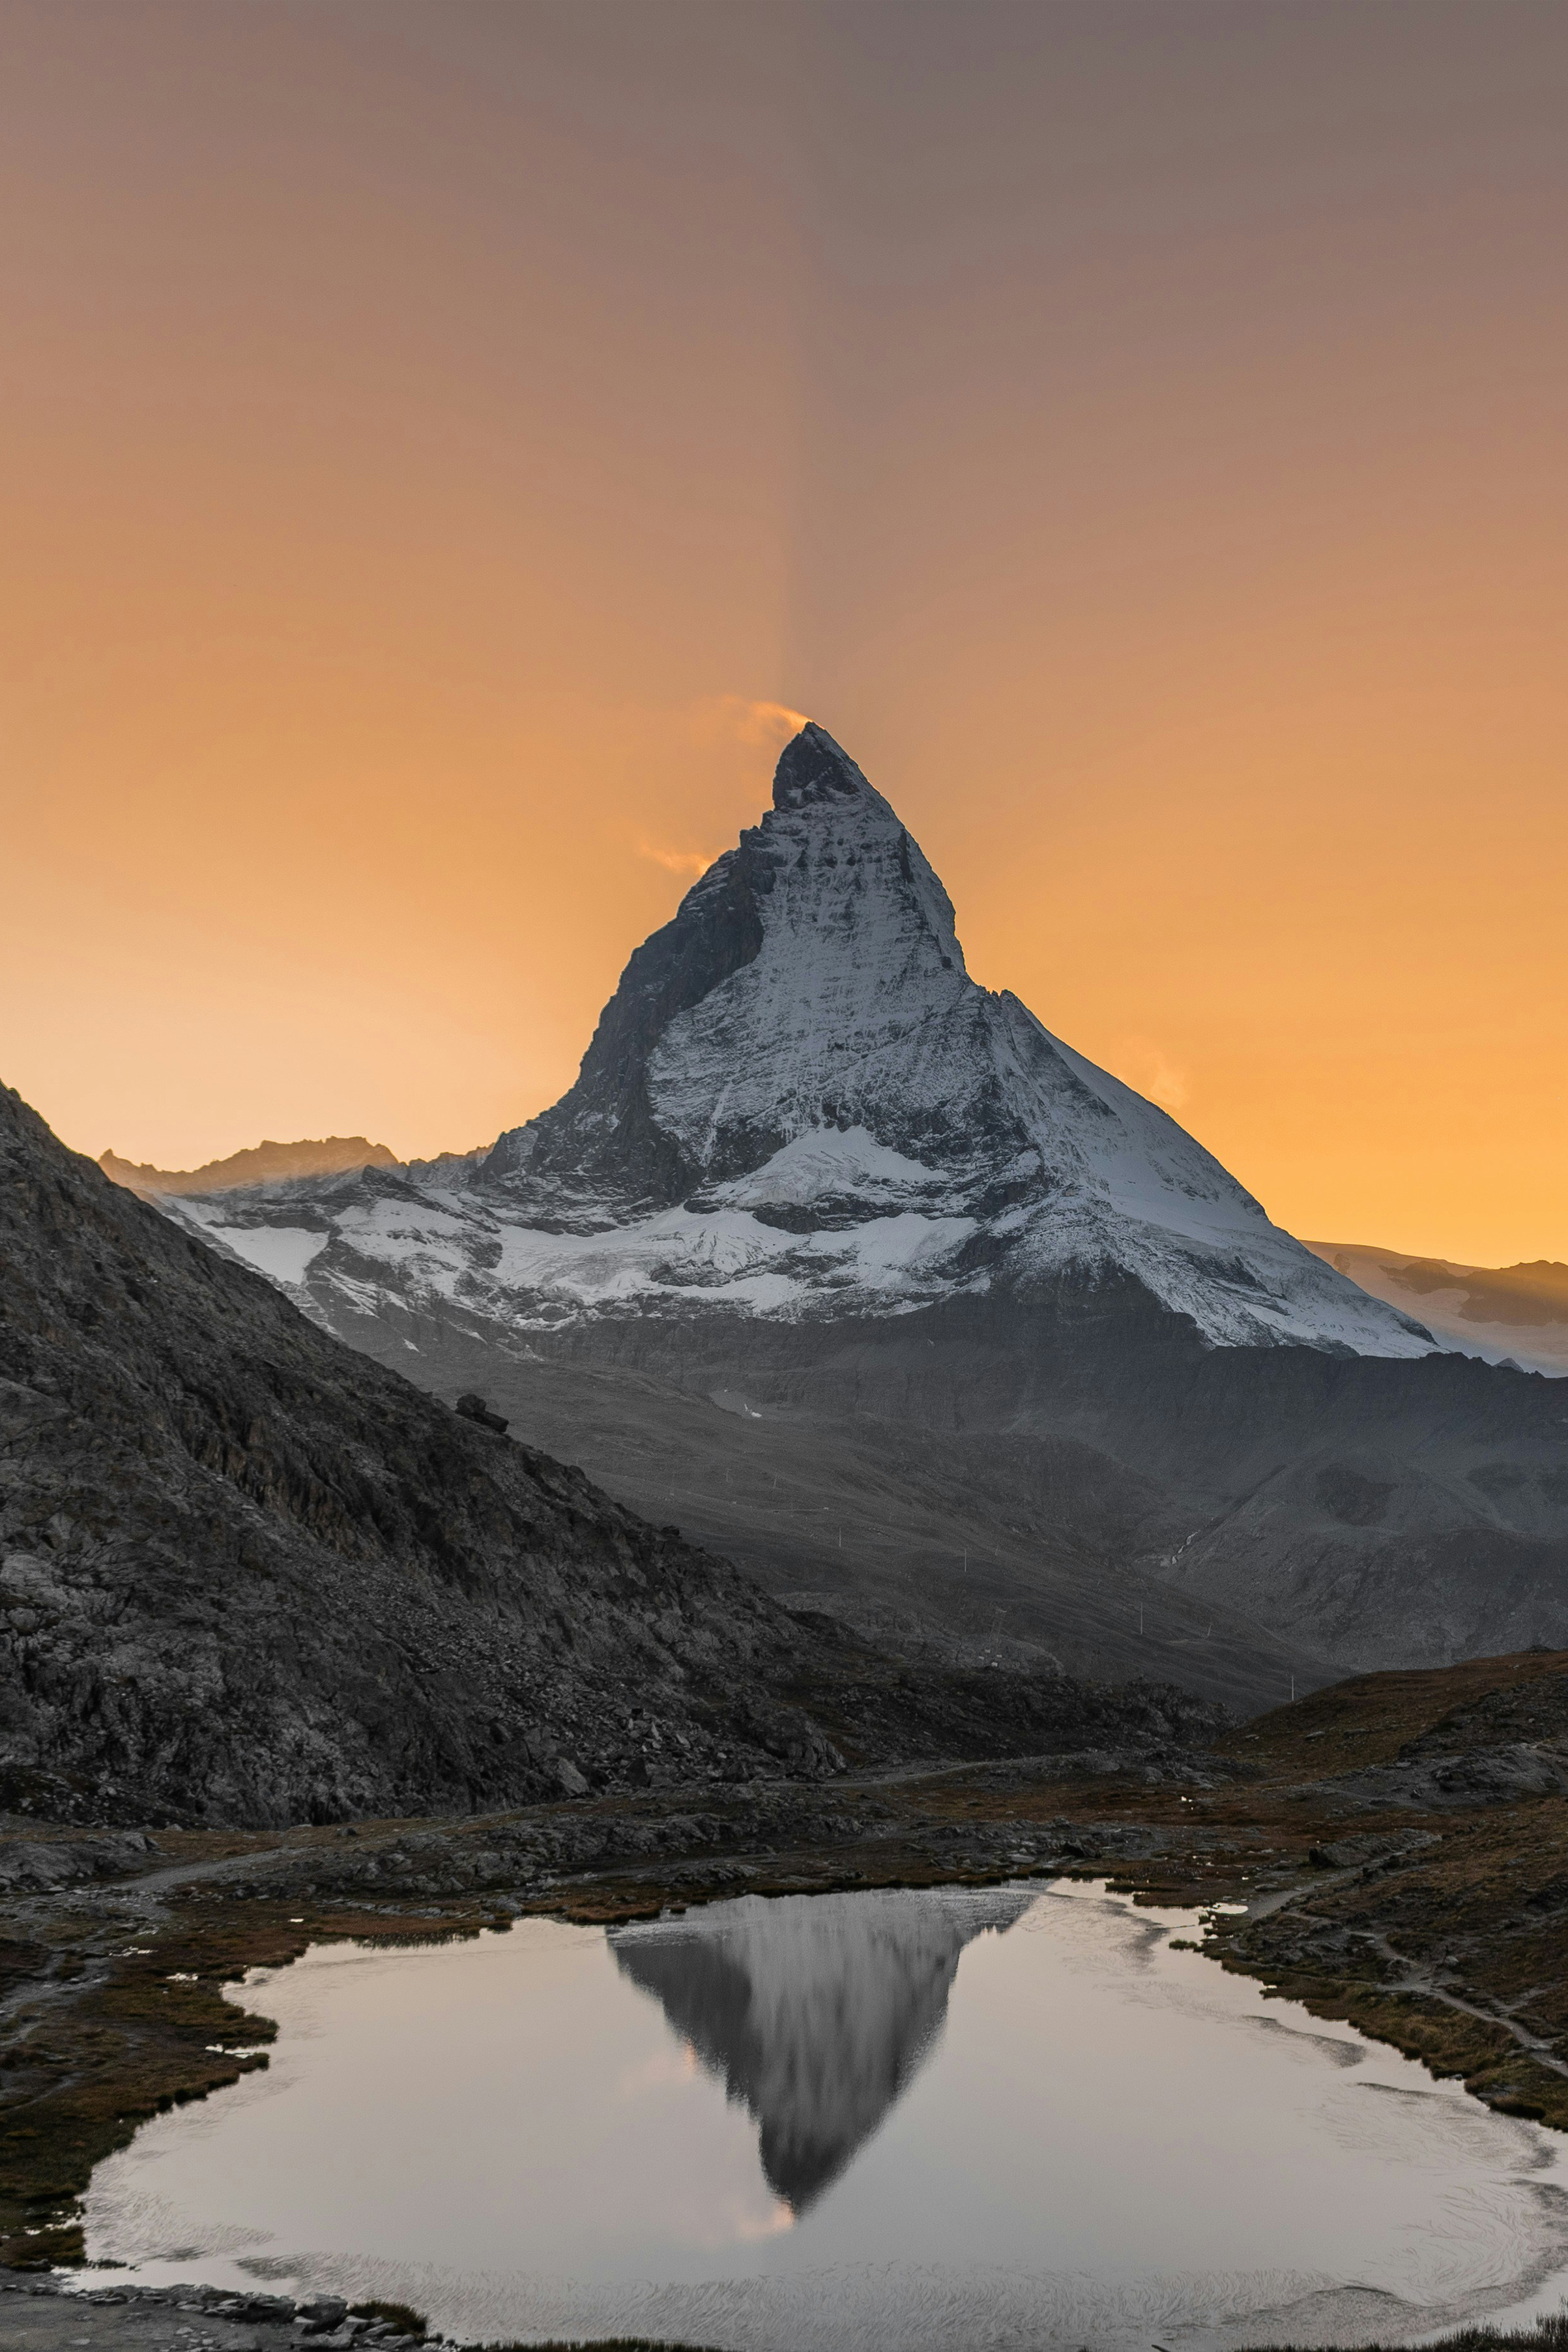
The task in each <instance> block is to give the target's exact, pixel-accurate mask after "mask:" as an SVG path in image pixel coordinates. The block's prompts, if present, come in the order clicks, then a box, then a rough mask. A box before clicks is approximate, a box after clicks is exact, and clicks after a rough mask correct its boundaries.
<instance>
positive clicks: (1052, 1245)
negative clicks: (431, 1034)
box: [183, 726, 1433, 1356]
mask: <svg viewBox="0 0 1568 2352" xmlns="http://www.w3.org/2000/svg"><path fill="white" fill-rule="evenodd" d="M183 1210H184V1213H185V1214H187V1215H188V1216H191V1217H192V1220H193V1222H199V1223H202V1224H203V1225H204V1226H208V1225H211V1226H214V1227H219V1226H221V1229H222V1230H221V1239H222V1241H223V1243H224V1244H225V1245H226V1246H228V1247H230V1248H233V1249H235V1251H236V1252H237V1254H239V1255H250V1256H251V1257H252V1259H253V1262H255V1263H258V1264H260V1265H262V1267H263V1270H264V1271H268V1272H270V1271H273V1270H274V1269H273V1266H272V1265H268V1264H267V1255H271V1256H272V1257H273V1259H274V1261H275V1262H277V1252H276V1251H273V1252H271V1253H264V1252H262V1251H260V1250H259V1249H258V1248H257V1247H256V1244H252V1245H251V1246H250V1247H249V1248H248V1249H247V1247H246V1229H247V1228H250V1229H253V1230H254V1229H256V1228H259V1227H261V1226H263V1225H267V1226H287V1228H288V1230H289V1232H290V1234H291V1235H297V1236H300V1238H298V1239H296V1240H294V1241H293V1242H292V1244H291V1246H292V1250H293V1255H294V1262H297V1263H299V1264H300V1265H301V1271H300V1275H299V1276H298V1281H297V1284H296V1285H294V1287H295V1289H296V1295H297V1296H302V1297H305V1298H306V1299H308V1300H309V1301H313V1302H314V1304H315V1306H316V1307H317V1310H318V1311H319V1312H321V1313H322V1314H324V1315H325V1316H326V1318H327V1319H329V1320H330V1319H332V1314H333V1309H334V1307H335V1306H344V1305H346V1306H348V1307H350V1308H352V1309H353V1310H354V1311H357V1312H361V1313H363V1312H367V1311H369V1312H374V1311H376V1302H377V1300H378V1298H379V1297H392V1298H396V1299H397V1300H399V1302H400V1303H404V1304H407V1303H420V1304H425V1305H431V1306H434V1305H437V1304H439V1302H441V1301H443V1300H444V1301H447V1302H450V1303H452V1304H454V1305H458V1306H460V1307H462V1308H463V1309H464V1310H465V1312H466V1313H467V1314H468V1315H471V1316H477V1317H478V1318H481V1319H484V1320H497V1321H499V1322H501V1323H504V1324H505V1325H507V1326H509V1327H510V1328H513V1329H515V1330H518V1331H523V1330H526V1329H528V1328H530V1327H531V1328H545V1327H555V1326H559V1325H560V1324H562V1323H569V1324H570V1323H575V1322H579V1321H581V1320H584V1319H594V1318H601V1317H602V1316H605V1315H621V1314H625V1313H627V1312H637V1313H641V1314H648V1313H655V1314H675V1315H685V1316H689V1315H691V1314H695V1313H702V1314H710V1313H714V1312H719V1313H725V1312H727V1313H730V1314H739V1315H743V1316H763V1317H768V1318H775V1317H777V1318H792V1319H799V1318H810V1319H813V1320H815V1319H819V1318H840V1317H844V1316H862V1315H886V1314H898V1313H905V1312H908V1311H910V1310H912V1309H915V1308H917V1307H923V1306H926V1305H929V1304H931V1303H934V1302H936V1301H937V1300H940V1299H943V1298H946V1297H953V1296H954V1295H956V1294H958V1293H966V1292H967V1293H979V1292H988V1291H997V1290H1000V1289H1008V1290H1011V1291H1013V1292H1015V1293H1018V1294H1020V1295H1022V1296H1025V1297H1027V1296H1029V1295H1030V1293H1031V1292H1039V1291H1040V1290H1042V1289H1044V1288H1045V1287H1047V1286H1050V1285H1051V1284H1052V1283H1054V1282H1055V1281H1056V1280H1057V1279H1059V1278H1060V1277H1061V1276H1063V1275H1064V1274H1067V1273H1070V1272H1071V1273H1074V1274H1076V1275H1078V1276H1087V1277H1089V1278H1093V1277H1094V1276H1099V1275H1104V1274H1107V1273H1111V1272H1118V1271H1119V1272H1120V1273H1123V1274H1125V1275H1130V1276H1134V1278H1135V1279H1136V1280H1137V1281H1139V1282H1140V1283H1142V1284H1143V1285H1144V1286H1145V1287H1146V1288H1147V1289H1148V1290H1150V1291H1151V1292H1153V1293H1154V1295H1155V1297H1157V1298H1159V1299H1160V1300H1162V1301H1163V1302H1164V1303H1165V1304H1166V1306H1167V1307H1171V1308H1173V1309H1175V1310H1176V1311H1177V1312H1178V1313H1181V1314H1184V1315H1187V1316H1190V1317H1191V1318H1192V1319H1193V1320H1194V1322H1195V1323H1196V1324H1197V1327H1198V1328H1199V1329H1200V1330H1201V1331H1202V1332H1203V1334H1204V1335H1205V1336H1206V1337H1207V1339H1209V1340H1210V1341H1211V1342H1214V1343H1216V1344H1219V1345H1231V1346H1255V1345H1259V1344H1267V1343H1270V1342H1286V1341H1291V1342H1296V1343H1298V1344H1306V1345H1310V1346H1313V1347H1318V1348H1327V1349H1334V1350H1339V1351H1354V1352H1356V1353H1359V1354H1365V1355H1379V1356H1416V1355H1424V1354H1427V1353H1428V1352H1430V1350H1431V1349H1432V1346H1433V1342H1432V1340H1431V1339H1430V1337H1429V1335H1428V1334H1427V1332H1426V1331H1425V1330H1424V1329H1423V1328H1422V1327H1421V1326H1420V1325H1419V1324H1417V1323H1415V1322H1413V1321H1411V1320H1410V1319H1409V1318H1407V1317H1406V1316H1404V1315H1401V1314H1400V1313H1399V1312H1398V1311H1397V1310H1396V1309H1395V1308H1393V1307H1388V1306H1386V1305H1385V1304H1384V1303H1383V1302H1381V1301H1379V1300H1375V1299H1373V1298H1370V1297H1367V1295H1366V1294H1365V1293H1364V1291H1361V1290H1359V1289H1357V1288H1356V1286H1354V1284H1353V1283H1351V1282H1349V1281H1347V1280H1345V1279H1344V1277H1343V1276H1341V1275H1339V1274H1338V1273H1337V1272H1335V1271H1334V1270H1333V1268H1332V1267H1330V1266H1328V1265H1324V1264H1323V1263H1322V1261H1321V1260H1320V1259H1318V1258H1316V1257H1314V1256H1313V1255H1312V1253H1311V1252H1310V1251H1308V1250H1306V1249H1304V1248H1303V1247H1302V1246H1301V1244H1300V1243H1298V1242H1296V1241H1294V1240H1293V1239H1292V1238H1291V1235H1290V1234H1286V1233H1284V1232H1282V1231H1281V1229H1280V1228H1279V1227H1278V1226H1276V1225H1274V1224H1271V1223H1270V1221H1269V1218H1268V1217H1267V1215H1266V1214H1265V1213H1264V1211H1263V1210H1262V1209H1261V1208H1260V1205H1259V1203H1258V1202H1256V1201H1255V1200H1253V1198H1252V1197H1251V1195H1250V1194H1249V1192H1245V1191H1244V1190H1243V1188H1242V1187H1241V1186H1240V1185H1239V1183H1237V1182H1236V1181H1235V1179H1234V1178H1233V1177H1231V1176H1229V1175H1228V1174H1227V1173H1226V1171H1225V1170H1224V1169H1223V1168H1221V1167H1220V1165H1219V1163H1218V1161H1217V1160H1214V1159H1212V1158H1211V1157H1210V1155H1209V1154H1208V1153H1207V1151H1205V1150H1203V1148H1202V1146H1201V1145H1200V1144H1198V1143H1197V1142H1195V1140H1194V1139H1193V1138H1192V1137H1191V1136H1189V1135H1187V1134H1186V1132H1185V1131H1184V1130H1183V1129H1181V1128H1179V1127H1178V1126H1177V1125H1176V1122H1175V1120H1174V1119H1171V1118H1168V1117H1167V1116H1166V1113H1165V1112H1163V1111H1161V1110H1159V1109H1157V1108H1155V1105H1153V1104H1152V1103H1149V1102H1146V1101H1145V1100H1144V1099H1143V1097H1141V1096H1139V1095H1136V1094H1134V1092H1133V1091H1132V1089H1131V1088H1130V1087H1124V1086H1123V1085H1122V1084H1121V1083H1120V1081H1119V1080H1117V1079H1115V1078H1113V1077H1111V1076H1109V1075H1108V1074H1107V1073H1106V1072H1105V1071H1103V1070H1100V1069H1096V1068H1095V1067H1094V1066H1093V1064H1092V1063H1090V1062H1087V1061H1085V1060H1084V1059H1083V1058H1082V1055H1077V1054H1074V1053H1073V1052H1072V1051H1071V1049H1070V1048H1069V1047H1068V1046H1066V1045H1062V1044H1061V1041H1060V1040H1059V1039H1057V1038H1055V1037H1052V1036H1051V1034H1050V1033H1049V1032H1048V1031H1047V1030H1045V1029H1044V1028H1042V1027H1041V1025H1040V1023H1039V1022H1038V1021H1037V1020H1036V1019H1035V1017H1034V1015H1033V1014H1032V1013H1030V1012H1029V1010H1028V1009H1027V1007H1026V1006H1024V1005H1023V1004H1021V1003H1019V1000H1018V998H1017V997H1016V996H1013V995H1012V994H1011V993H1010V992H1006V991H1004V992H1001V993H1000V994H993V993H992V992H990V991H988V990H987V989H984V988H981V987H979V986H978V985H977V983H976V982H974V981H972V980H971V979H970V978H969V976H968V974H967V971H966V969H965V964H964V956H963V950H962V949H961V948H960V946H959V944H958V940H957V937H956V931H955V929H954V917H953V909H952V907H951V905H950V903H949V901H948V898H947V894H946V891H945V890H944V889H943V887H942V885H941V883H940V882H939V881H938V880H937V878H936V875H935V874H934V873H933V872H932V870H931V867H930V866H928V865H927V863H926V861H925V857H924V856H922V854H921V852H920V850H919V848H918V846H917V845H916V844H915V842H914V841H913V840H912V839H911V838H910V835H909V834H908V833H907V832H906V831H905V829H904V826H903V824H901V823H900V822H899V819H898V817H897V815H896V814H894V810H893V809H892V808H891V807H890V806H889V805H888V803H887V802H886V801H885V800H883V797H882V795H881V794H880V793H877V792H875V791H873V788H872V786H871V785H870V784H869V783H868V782H867V781H866V779H865V777H864V776H863V775H862V773H861V772H860V770H859V769H858V768H857V767H856V766H855V764H854V762H853V761H852V760H850V759H849V758H848V757H847V756H846V755H845V753H844V752H843V751H841V750H840V748H839V746H838V745H837V744H836V743H835V742H834V741H833V740H832V738H831V736H830V735H828V734H827V733H826V732H825V731H824V730H822V729H821V728H819V727H815V726H809V727H807V728H805V729H803V730H802V731H801V732H800V734H799V735H798V736H796V737H795V739H794V740H793V741H792V742H791V743H789V745H788V746H787V747H786V749H785V751H784V753H783V755H782V757H781V758H780V760H779V768H778V772H777V775H776V778H775V782H774V805H773V807H772V809H771V810H770V811H769V812H768V814H767V815H766V816H765V817H764V818H763V820H762V823H761V824H759V825H758V826H756V827H754V828H752V829H750V830H748V831H747V832H746V833H744V834H743V835H741V838H740V841H739V844H738V845H737V847H736V848H735V849H733V850H731V851H729V852H728V853H727V856H723V857H721V858H720V859H718V861H717V862H716V864H715V865H714V866H711V867H710V868H709V869H708V871H707V872H706V874H705V875H704V876H703V877H702V878H701V880H700V881H699V882H697V883H696V884H695V886H694V887H693V888H692V889H691V890H690V891H688V893H687V894H686V897H685V899H684V900H683V902H682V905H681V907H680V908H679V910H678V912H677V913H676V915H675V917H674V920H673V921H672V922H670V923H668V924H666V925H665V927H664V929H663V930H660V931H657V932H655V933H654V934H653V937H652V938H651V939H650V940H647V941H646V942H645V943H644V944H643V946H642V947H641V948H639V949H638V950H637V951H636V953H635V954H634V955H633V956H632V960H631V961H630V963H629V964H628V965H627V968H626V971H625V972H624V974H623V975H622V981H621V984H620V986H619V987H618V989H617V990H616V992H615V995H614V996H613V997H612V1000H611V1002H610V1003H609V1004H608V1005H607V1006H606V1008H605V1011H604V1013H603V1015H602V1016H601V1021H600V1024H599V1027H598V1029H597V1030H596V1032H595V1034H594V1037H593V1041H592V1043H591V1045H590V1047H589V1050H588V1053H587V1054H586V1055H585V1056H584V1058H583V1064H582V1070H581V1074H580V1076H579V1079H578V1081H577V1084H576V1085H575V1086H574V1087H572V1088H571V1090H570V1092H569V1093H568V1094H567V1095H565V1096H564V1097H562V1099H561V1100H560V1101H559V1103H558V1104H556V1105H555V1107H554V1108H553V1109H551V1110H549V1111H546V1112H544V1113H543V1114H542V1115H541V1116H540V1117H539V1118H537V1119H534V1120H531V1121H530V1122H529V1123H528V1125H527V1126H526V1127H522V1128H518V1129H514V1130H512V1131H511V1132H510V1133H508V1134H507V1135H503V1136H502V1137H501V1139H499V1141H498V1142H497V1145H496V1146H495V1148H494V1150H492V1151H491V1152H490V1153H489V1154H488V1156H487V1157H486V1158H484V1159H482V1160H467V1161H460V1162H454V1163H452V1164H451V1165H450V1166H445V1167H444V1166H442V1165H441V1164H440V1163H435V1164H433V1165H430V1166H427V1167H425V1168H422V1169H410V1170H408V1171H402V1172H399V1173H394V1172H393V1171H380V1170H374V1169H371V1170H366V1171H363V1172H362V1173H361V1174H359V1175H357V1176H354V1177H352V1178H343V1179H340V1180H337V1181H317V1182H314V1183H308V1184H290V1185H286V1186H281V1187H267V1188H266V1189H265V1190H259V1189H258V1190H256V1191H254V1192H249V1193H246V1194H245V1195H243V1196H242V1195H235V1194H230V1195H227V1196H225V1198H224V1199H223V1200H222V1201H220V1202H205V1201H204V1202H201V1203H199V1204H198V1203H195V1202H191V1203H185V1204H183ZM312 1231H315V1232H319V1233H320V1234H322V1235H323V1236H324V1245H323V1247H322V1248H320V1249H319V1250H318V1251H308V1250H307V1248H306V1245H305V1243H304V1240H303V1236H304V1235H305V1234H307V1233H309V1232H312Z"/></svg>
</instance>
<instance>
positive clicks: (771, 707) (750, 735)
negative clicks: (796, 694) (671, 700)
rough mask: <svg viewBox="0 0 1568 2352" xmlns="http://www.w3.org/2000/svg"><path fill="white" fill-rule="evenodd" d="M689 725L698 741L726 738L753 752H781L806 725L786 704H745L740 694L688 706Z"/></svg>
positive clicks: (801, 713)
mask: <svg viewBox="0 0 1568 2352" xmlns="http://www.w3.org/2000/svg"><path fill="white" fill-rule="evenodd" d="M692 723H693V726H694V728H695V730H696V733H697V735H698V737H699V739H706V740H708V741H711V740H713V738H714V737H715V736H720V735H728V736H732V737H734V738H735V740H737V741H738V742H741V743H746V744H748V745H750V746H751V747H752V748H754V749H760V750H766V751H782V750H783V749H784V746H785V744H786V743H788V741H789V738H790V737H791V735H799V733H800V730H801V728H802V727H804V726H805V725H806V723H807V722H806V714H805V712H804V711H803V710H791V709H789V705H788V704H787V703H783V702H753V701H748V700H747V697H746V696H745V695H743V694H714V695H707V696H705V697H704V698H703V700H702V701H701V702H696V703H694V704H693V705H692Z"/></svg>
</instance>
